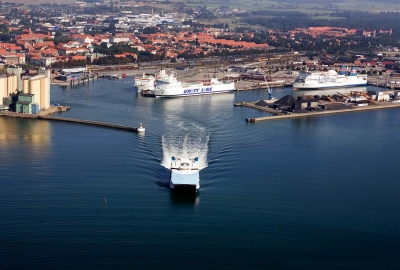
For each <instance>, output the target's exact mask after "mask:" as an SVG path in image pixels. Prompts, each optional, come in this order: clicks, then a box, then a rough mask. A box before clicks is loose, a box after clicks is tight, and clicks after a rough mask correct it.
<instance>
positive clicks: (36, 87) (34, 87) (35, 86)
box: [29, 76, 42, 108]
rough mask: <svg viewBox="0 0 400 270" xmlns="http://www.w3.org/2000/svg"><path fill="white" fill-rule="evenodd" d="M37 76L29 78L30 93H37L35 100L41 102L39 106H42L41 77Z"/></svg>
mask: <svg viewBox="0 0 400 270" xmlns="http://www.w3.org/2000/svg"><path fill="white" fill-rule="evenodd" d="M37 77H38V76H35V77H32V78H30V79H29V93H30V94H33V95H35V102H36V103H37V104H39V108H42V106H41V104H40V77H39V78H37Z"/></svg>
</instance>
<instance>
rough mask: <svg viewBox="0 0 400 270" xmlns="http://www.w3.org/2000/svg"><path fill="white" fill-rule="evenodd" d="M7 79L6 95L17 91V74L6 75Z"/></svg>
mask: <svg viewBox="0 0 400 270" xmlns="http://www.w3.org/2000/svg"><path fill="white" fill-rule="evenodd" d="M8 80H9V88H8V95H11V94H13V93H16V92H17V90H18V89H17V75H15V74H13V75H10V77H8Z"/></svg>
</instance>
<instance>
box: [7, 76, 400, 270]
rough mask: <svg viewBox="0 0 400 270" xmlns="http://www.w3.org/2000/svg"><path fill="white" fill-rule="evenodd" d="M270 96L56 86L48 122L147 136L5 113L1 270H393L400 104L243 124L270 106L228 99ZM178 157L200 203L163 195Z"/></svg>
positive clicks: (102, 84)
mask: <svg viewBox="0 0 400 270" xmlns="http://www.w3.org/2000/svg"><path fill="white" fill-rule="evenodd" d="M338 91H341V90H338ZM286 94H292V90H291V89H290V88H285V89H274V91H273V95H274V96H275V97H276V98H279V97H282V96H284V95H286ZM267 96H268V93H267V92H266V91H263V90H256V91H248V92H238V93H231V94H221V95H213V96H197V97H188V98H172V99H154V98H143V97H141V96H137V95H136V93H135V90H134V88H133V79H132V78H129V77H128V78H127V79H123V80H119V81H108V80H100V79H99V80H98V81H95V82H90V83H89V84H84V85H78V86H75V87H73V88H70V87H65V88H62V87H59V86H52V87H51V100H52V103H60V104H66V105H70V106H71V110H70V111H68V112H66V113H62V114H56V115H54V116H62V117H71V118H79V119H89V120H96V121H104V122H110V123H117V124H124V125H131V126H138V125H139V123H143V125H144V127H145V128H146V132H145V133H144V134H142V135H140V134H136V133H130V132H126V131H119V130H113V129H107V128H102V127H94V126H86V125H77V124H71V123H62V122H47V121H35V120H26V119H8V118H0V165H1V169H0V184H1V188H0V216H1V219H0V239H1V240H2V241H1V242H2V248H1V252H0V261H1V265H2V268H4V269H62V268H64V269H72V268H74V269H83V268H86V269H87V268H91V269H109V268H113V269H115V268H117V269H126V268H130V269H143V268H163V269H189V268H190V269H221V268H231V269H265V268H270V269H395V268H397V266H398V265H399V263H400V259H399V258H398V250H400V244H399V243H400V241H399V240H400V233H399V232H400V225H399V224H400V217H399V215H398V212H399V210H400V200H399V194H400V183H399V177H398V173H397V172H396V168H397V167H396V166H397V164H400V155H399V148H398V147H397V138H398V137H399V135H400V128H399V125H398V124H397V121H396V119H398V118H399V117H400V109H387V110H377V111H368V112H357V113H348V114H337V115H329V116H318V117H307V118H301V119H287V120H281V121H271V122H259V123H256V124H249V123H246V122H245V118H246V117H257V116H264V115H266V113H265V112H259V111H255V110H252V109H248V108H241V107H234V106H233V103H234V102H239V101H243V100H244V101H255V100H259V99H262V98H266V97H267ZM172 155H188V156H191V155H196V156H199V158H200V159H201V160H202V162H203V165H202V168H203V169H202V170H201V172H200V182H201V189H200V192H199V194H198V195H197V196H196V197H195V198H192V199H190V200H187V199H185V198H180V197H176V196H174V195H173V194H172V193H171V192H170V190H169V188H168V181H169V173H170V172H169V170H168V164H167V160H168V159H169V158H170V156H172Z"/></svg>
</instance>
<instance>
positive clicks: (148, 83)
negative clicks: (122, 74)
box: [135, 68, 168, 93]
mask: <svg viewBox="0 0 400 270" xmlns="http://www.w3.org/2000/svg"><path fill="white" fill-rule="evenodd" d="M167 77H168V75H167V74H166V73H165V69H163V68H161V69H160V71H159V73H158V75H146V73H143V76H142V77H135V87H136V88H137V91H138V93H141V92H144V91H146V90H154V88H155V85H156V80H158V79H166V78H167Z"/></svg>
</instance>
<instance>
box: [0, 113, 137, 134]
mask: <svg viewBox="0 0 400 270" xmlns="http://www.w3.org/2000/svg"><path fill="white" fill-rule="evenodd" d="M0 116H3V117H13V118H25V119H37V120H48V121H59V122H69V123H75V124H85V125H93V126H100V127H107V128H113V129H119V130H126V131H131V132H143V131H144V128H143V127H142V126H141V124H140V125H139V128H138V127H131V126H125V125H118V124H111V123H105V122H98V121H91V120H83V119H74V118H65V117H51V116H46V115H34V114H21V113H14V112H0Z"/></svg>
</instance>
